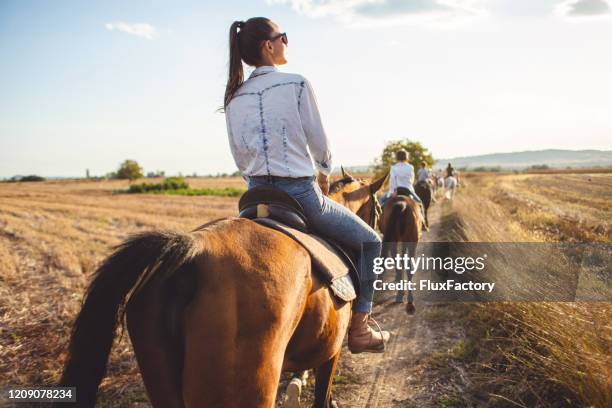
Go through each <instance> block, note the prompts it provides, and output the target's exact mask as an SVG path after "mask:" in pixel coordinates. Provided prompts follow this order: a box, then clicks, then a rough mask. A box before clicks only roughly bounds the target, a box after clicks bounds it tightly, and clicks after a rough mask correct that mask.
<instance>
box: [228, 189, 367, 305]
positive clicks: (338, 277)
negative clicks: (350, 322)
mask: <svg viewBox="0 0 612 408" xmlns="http://www.w3.org/2000/svg"><path fill="white" fill-rule="evenodd" d="M238 210H239V217H240V218H247V219H250V220H253V221H255V222H257V223H258V224H260V225H263V226H265V227H268V228H271V229H274V230H276V231H279V232H282V233H283V234H285V235H287V236H288V237H290V238H291V239H293V240H294V241H296V242H297V243H299V244H300V245H301V246H302V247H304V249H306V250H307V251H308V253H309V254H310V259H311V261H312V270H313V271H314V273H315V274H316V275H317V277H319V279H321V281H322V282H323V283H324V284H326V285H327V286H328V287H329V288H330V289H331V290H332V293H333V294H334V296H336V297H337V298H338V299H340V300H342V301H344V302H350V301H351V300H353V299H355V298H356V297H357V295H358V294H359V274H358V272H357V268H356V267H355V263H354V258H353V256H352V255H351V251H349V250H346V249H344V248H343V247H342V246H340V245H339V244H338V243H337V242H335V241H333V240H330V239H328V238H324V237H322V236H320V235H317V234H314V233H312V232H311V231H310V228H309V226H308V219H307V218H306V215H305V213H304V209H303V208H302V206H301V204H300V203H299V202H298V201H297V200H295V199H294V198H293V197H291V196H290V195H289V194H287V193H286V192H284V191H283V190H280V189H278V188H274V187H255V188H252V189H250V190H248V191H247V192H245V193H244V194H243V195H242V197H240V201H239V202H238Z"/></svg>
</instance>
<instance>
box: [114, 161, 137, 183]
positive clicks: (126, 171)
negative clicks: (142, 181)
mask: <svg viewBox="0 0 612 408" xmlns="http://www.w3.org/2000/svg"><path fill="white" fill-rule="evenodd" d="M116 177H117V178H118V179H128V180H130V181H132V180H136V179H139V178H142V177H143V174H142V167H140V165H139V164H138V162H136V161H135V160H126V161H124V162H123V163H121V165H120V166H119V170H117V173H116Z"/></svg>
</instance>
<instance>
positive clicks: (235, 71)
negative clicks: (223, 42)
mask: <svg viewBox="0 0 612 408" xmlns="http://www.w3.org/2000/svg"><path fill="white" fill-rule="evenodd" d="M243 26H244V22H243V21H234V22H233V23H232V25H231V27H230V31H229V50H230V55H229V75H228V78H227V85H226V86H225V98H224V99H223V109H225V108H227V105H229V103H230V101H231V100H232V97H233V96H234V93H235V92H236V91H237V90H238V88H239V87H240V85H242V82H244V71H243V68H242V58H241V56H240V47H239V45H238V41H239V38H238V35H239V34H240V33H239V31H238V29H241V28H242V27H243Z"/></svg>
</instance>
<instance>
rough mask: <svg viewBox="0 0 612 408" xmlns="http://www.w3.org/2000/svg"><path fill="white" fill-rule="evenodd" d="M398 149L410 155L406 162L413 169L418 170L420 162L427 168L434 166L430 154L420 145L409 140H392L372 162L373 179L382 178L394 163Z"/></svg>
mask: <svg viewBox="0 0 612 408" xmlns="http://www.w3.org/2000/svg"><path fill="white" fill-rule="evenodd" d="M400 149H404V150H406V151H407V152H408V154H409V155H410V158H409V159H408V161H409V162H410V164H412V165H413V166H414V168H415V169H418V168H419V166H420V164H421V163H422V162H425V163H426V164H427V166H428V167H430V166H433V164H434V159H433V157H432V155H431V153H429V150H427V149H426V148H425V147H423V145H421V143H419V142H412V141H411V140H410V139H404V140H392V141H390V142H387V145H386V146H385V148H384V150H383V151H382V154H381V155H380V157H377V158H376V159H375V160H374V165H373V166H372V168H373V170H374V179H376V178H378V177H382V176H383V175H384V174H385V173H386V172H388V171H389V169H390V168H391V165H393V163H395V152H396V151H398V150H400Z"/></svg>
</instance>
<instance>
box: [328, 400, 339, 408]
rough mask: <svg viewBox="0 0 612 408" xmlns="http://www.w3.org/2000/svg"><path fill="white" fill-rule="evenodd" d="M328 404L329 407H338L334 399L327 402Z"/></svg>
mask: <svg viewBox="0 0 612 408" xmlns="http://www.w3.org/2000/svg"><path fill="white" fill-rule="evenodd" d="M329 406H330V407H331V408H338V404H337V403H336V401H335V400H332V402H331V403H330V404H329Z"/></svg>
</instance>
